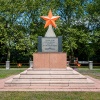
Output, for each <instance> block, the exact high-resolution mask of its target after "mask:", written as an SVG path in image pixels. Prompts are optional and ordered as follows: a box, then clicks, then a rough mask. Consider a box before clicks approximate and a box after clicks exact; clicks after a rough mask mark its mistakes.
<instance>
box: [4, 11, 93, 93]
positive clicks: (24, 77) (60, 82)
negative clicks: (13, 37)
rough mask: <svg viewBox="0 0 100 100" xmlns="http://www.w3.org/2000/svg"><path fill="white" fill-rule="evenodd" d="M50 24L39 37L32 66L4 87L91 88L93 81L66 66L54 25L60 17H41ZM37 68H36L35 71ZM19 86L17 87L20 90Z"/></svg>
mask: <svg viewBox="0 0 100 100" xmlns="http://www.w3.org/2000/svg"><path fill="white" fill-rule="evenodd" d="M41 18H43V19H44V20H46V24H45V26H44V28H45V27H47V26H48V30H47V32H46V34H45V37H42V36H39V37H38V52H37V53H34V54H33V62H34V63H33V68H28V69H27V70H25V71H24V72H21V73H20V74H19V75H16V76H14V77H13V78H11V79H9V80H7V81H6V82H5V88H7V87H9V88H10V89H14V88H18V87H19V88H23V89H24V88H25V89H30V90H31V91H32V90H33V91H34V90H36V89H37V90H46V89H47V90H50V89H51V90H53V89H54V90H56V89H57V91H58V89H61V90H62V91H64V90H63V89H65V90H67V89H75V88H77V89H87V88H88V89H89V88H91V87H93V89H94V82H93V81H92V80H90V79H88V78H87V77H85V76H84V75H81V74H80V73H78V72H77V71H75V70H73V69H72V68H70V67H69V66H68V67H67V68H66V60H67V59H66V53H63V52H62V36H58V37H56V35H55V33H54V31H53V28H52V26H53V27H54V28H55V27H56V24H55V21H56V20H57V19H58V18H59V16H53V15H52V12H51V10H50V11H49V14H48V16H41ZM35 69H36V70H35ZM19 88H18V89H19Z"/></svg>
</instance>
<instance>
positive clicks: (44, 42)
mask: <svg viewBox="0 0 100 100" xmlns="http://www.w3.org/2000/svg"><path fill="white" fill-rule="evenodd" d="M59 17H60V16H53V15H52V11H51V10H50V11H49V13H48V16H41V18H42V19H44V20H45V21H46V24H45V26H44V28H46V27H48V30H47V32H46V34H45V37H42V36H38V52H37V53H34V54H33V60H34V68H44V69H46V68H50V69H51V68H54V69H55V68H66V53H63V52H62V36H58V37H56V35H55V32H54V30H53V28H52V26H53V27H54V28H55V27H56V24H55V21H56V20H57V19H58V18H59Z"/></svg>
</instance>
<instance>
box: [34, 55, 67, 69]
mask: <svg viewBox="0 0 100 100" xmlns="http://www.w3.org/2000/svg"><path fill="white" fill-rule="evenodd" d="M33 59H34V66H33V67H34V69H38V68H40V69H42V68H43V69H46V68H48V69H52V68H55V69H58V68H59V69H62V68H64V69H66V60H67V59H66V53H34V54H33Z"/></svg>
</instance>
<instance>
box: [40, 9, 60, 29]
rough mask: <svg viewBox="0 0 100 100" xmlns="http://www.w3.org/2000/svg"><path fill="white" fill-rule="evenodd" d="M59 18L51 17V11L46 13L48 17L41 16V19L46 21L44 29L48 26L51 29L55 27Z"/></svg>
mask: <svg viewBox="0 0 100 100" xmlns="http://www.w3.org/2000/svg"><path fill="white" fill-rule="evenodd" d="M59 17H60V16H53V15H52V11H51V10H50V11H49V13H48V16H41V18H42V19H44V20H45V21H46V24H45V26H44V28H46V27H47V26H49V25H52V26H53V27H56V24H55V21H56V20H57V19H58V18H59Z"/></svg>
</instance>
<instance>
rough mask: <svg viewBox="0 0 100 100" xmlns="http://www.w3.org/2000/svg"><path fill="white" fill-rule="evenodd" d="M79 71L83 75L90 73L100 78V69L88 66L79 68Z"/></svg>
mask: <svg viewBox="0 0 100 100" xmlns="http://www.w3.org/2000/svg"><path fill="white" fill-rule="evenodd" d="M77 71H78V72H80V73H81V74H83V75H89V76H91V77H93V78H96V79H100V69H93V70H89V69H88V68H78V69H77Z"/></svg>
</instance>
